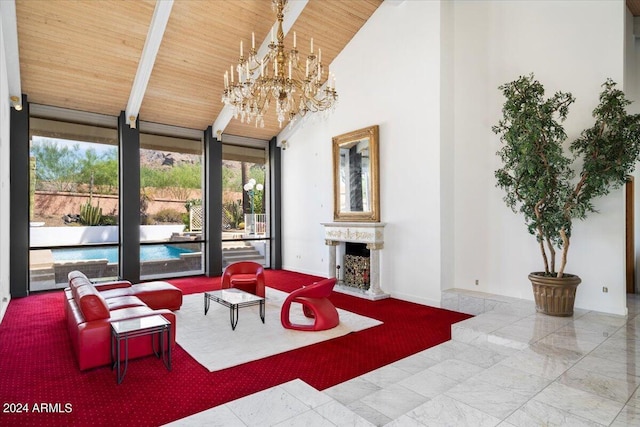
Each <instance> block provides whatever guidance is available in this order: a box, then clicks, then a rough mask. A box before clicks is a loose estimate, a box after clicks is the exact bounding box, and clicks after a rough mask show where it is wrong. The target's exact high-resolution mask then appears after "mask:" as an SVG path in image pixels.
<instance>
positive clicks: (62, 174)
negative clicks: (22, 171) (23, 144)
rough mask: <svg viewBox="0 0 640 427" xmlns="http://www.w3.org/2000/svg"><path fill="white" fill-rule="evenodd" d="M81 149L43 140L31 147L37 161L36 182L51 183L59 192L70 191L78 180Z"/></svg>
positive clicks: (40, 183) (76, 146)
mask: <svg viewBox="0 0 640 427" xmlns="http://www.w3.org/2000/svg"><path fill="white" fill-rule="evenodd" d="M79 151H80V147H79V146H78V145H77V144H76V145H74V146H73V149H70V148H69V147H60V146H58V143H57V142H55V141H52V140H49V139H47V138H41V139H39V140H38V141H37V142H34V143H33V144H32V145H31V156H32V157H34V158H35V159H36V180H37V182H38V184H39V185H42V183H44V182H49V183H51V184H53V185H54V188H55V189H56V190H57V191H69V190H70V189H71V188H72V184H73V183H74V182H75V180H76V172H77V170H78V163H79Z"/></svg>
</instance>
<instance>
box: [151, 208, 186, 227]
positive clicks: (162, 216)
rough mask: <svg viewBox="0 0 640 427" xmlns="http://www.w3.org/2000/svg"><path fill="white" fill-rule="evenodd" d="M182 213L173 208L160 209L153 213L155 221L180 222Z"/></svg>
mask: <svg viewBox="0 0 640 427" xmlns="http://www.w3.org/2000/svg"><path fill="white" fill-rule="evenodd" d="M182 215H183V214H182V213H181V212H178V211H177V210H175V209H161V210H159V211H158V212H156V213H155V214H154V215H153V219H154V221H155V222H157V223H158V222H163V223H172V224H180V223H181V222H182Z"/></svg>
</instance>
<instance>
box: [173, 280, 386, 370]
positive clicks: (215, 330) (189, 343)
mask: <svg viewBox="0 0 640 427" xmlns="http://www.w3.org/2000/svg"><path fill="white" fill-rule="evenodd" d="M286 297H287V293H285V292H281V291H278V290H276V289H272V288H267V300H266V302H265V309H266V310H265V312H266V315H265V323H264V324H263V323H262V321H261V320H260V310H259V306H258V305H255V306H250V307H242V308H240V310H239V316H238V326H236V329H235V331H234V330H232V329H231V323H230V321H229V309H228V308H227V307H225V306H223V305H221V304H218V303H217V302H215V301H211V303H210V305H209V312H208V313H207V315H206V316H205V315H204V294H193V295H185V297H184V299H183V303H182V307H181V308H180V310H178V311H176V312H175V314H176V318H177V320H176V322H177V324H178V329H177V330H176V341H177V342H178V344H180V346H181V347H182V348H183V349H184V350H185V351H186V352H187V353H189V354H190V355H191V356H192V357H193V358H194V359H196V360H197V361H198V363H200V364H201V365H202V366H204V367H205V368H207V369H208V370H209V371H210V372H213V371H218V370H221V369H225V368H230V367H232V366H236V365H240V364H242V363H246V362H251V361H253V360H258V359H262V358H263V357H267V356H272V355H274V354H278V353H282V352H285V351H289V350H293V349H296V348H300V347H304V346H307V345H311V344H315V343H318V342H321V341H325V340H329V339H332V338H336V337H340V336H343V335H346V334H348V333H350V332H355V331H361V330H363V329H367V328H371V327H373V326H377V325H380V324H382V322H380V321H378V320H375V319H372V318H369V317H365V316H360V315H358V314H355V313H351V312H349V311H345V310H340V309H338V313H339V315H340V324H339V325H338V326H337V327H335V328H333V329H330V330H328V331H318V332H303V331H292V330H290V329H285V328H283V327H282V324H281V323H280V307H282V303H283V302H284V299H285V298H286ZM291 319H292V321H293V322H294V323H298V324H304V323H313V321H312V320H311V319H307V318H306V317H305V316H304V314H302V308H301V305H300V304H292V305H291Z"/></svg>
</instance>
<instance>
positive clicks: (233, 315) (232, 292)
mask: <svg viewBox="0 0 640 427" xmlns="http://www.w3.org/2000/svg"><path fill="white" fill-rule="evenodd" d="M211 301H215V302H217V303H218V304H222V305H223V306H225V307H228V308H229V320H230V321H231V329H232V330H234V331H235V329H236V326H237V325H238V315H239V308H240V307H247V306H250V305H256V304H260V319H262V323H264V311H265V308H264V298H263V297H259V296H258V295H253V294H250V293H249V292H245V291H243V290H240V289H235V288H230V289H222V290H219V291H209V292H205V293H204V315H205V316H206V315H207V312H208V311H209V304H210V302H211Z"/></svg>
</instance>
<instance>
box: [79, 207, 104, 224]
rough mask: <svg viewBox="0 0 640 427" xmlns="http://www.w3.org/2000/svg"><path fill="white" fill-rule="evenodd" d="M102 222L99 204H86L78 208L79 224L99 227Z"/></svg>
mask: <svg viewBox="0 0 640 427" xmlns="http://www.w3.org/2000/svg"><path fill="white" fill-rule="evenodd" d="M101 220H102V208H101V207H100V203H98V204H97V205H96V206H93V205H92V204H91V202H87V203H85V204H84V205H81V206H80V222H81V223H82V224H84V225H100V221H101Z"/></svg>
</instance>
